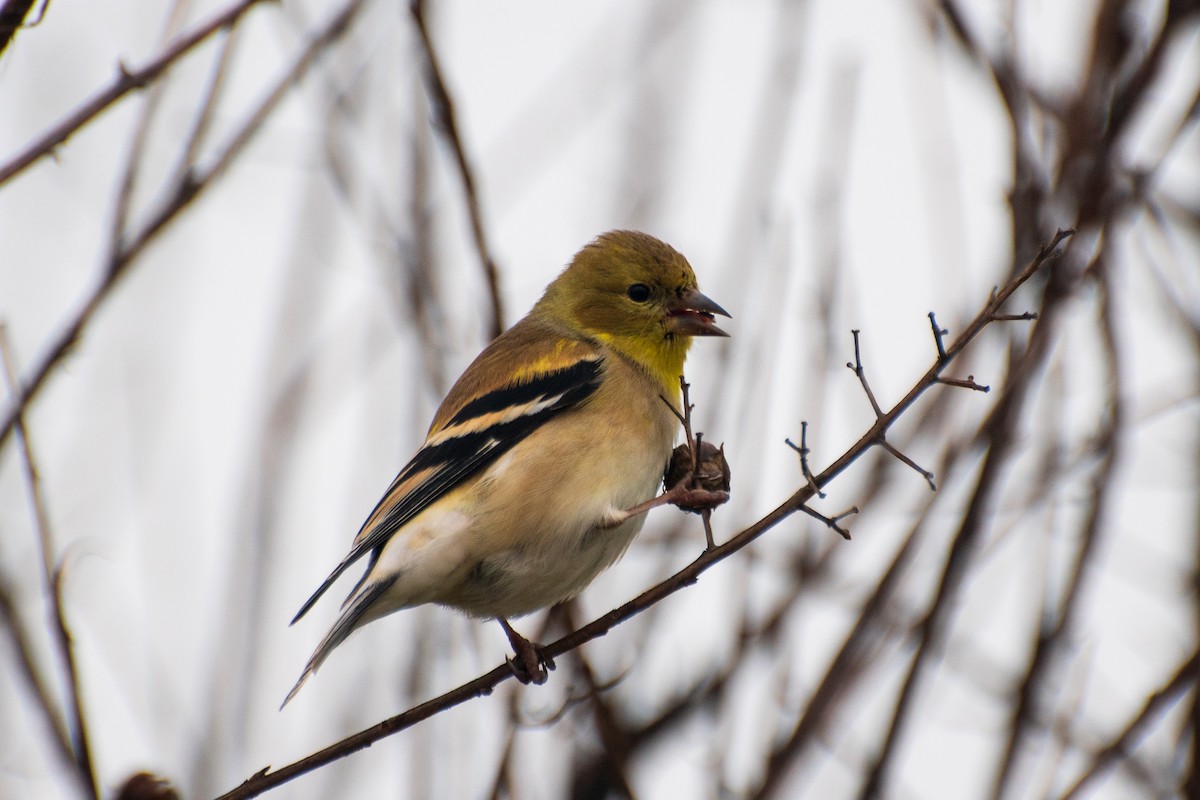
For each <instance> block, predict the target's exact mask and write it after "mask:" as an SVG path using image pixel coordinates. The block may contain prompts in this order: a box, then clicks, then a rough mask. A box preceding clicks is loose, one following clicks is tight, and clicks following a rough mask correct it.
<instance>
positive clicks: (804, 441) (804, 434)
mask: <svg viewBox="0 0 1200 800" xmlns="http://www.w3.org/2000/svg"><path fill="white" fill-rule="evenodd" d="M783 441H784V443H785V444H786V445H787V446H788V447H790V448H792V449H793V450H795V451H796V452H797V453H799V454H800V474H801V475H803V476H804V480H806V481H808V485H809V486H811V487H812V489H813V491H814V492H816V493H817V497H819V498H821V499H822V500H824V499H825V493H824V492H823V491H821V487H820V486H818V485H817V479H816V478H814V477H813V474H812V469H810V468H809V466H808V454H809V453H811V452H812V451H811V450H809V449H808V421H807V420H800V446H799V447H797V446H796V444H795V443H794V442H793V441H792V440H791V439H784V440H783Z"/></svg>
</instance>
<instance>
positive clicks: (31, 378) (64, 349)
mask: <svg viewBox="0 0 1200 800" xmlns="http://www.w3.org/2000/svg"><path fill="white" fill-rule="evenodd" d="M256 1H257V0H245V2H244V5H245V6H247V7H248V6H249V5H250V4H251V3H252V2H256ZM365 3H366V0H348V1H347V2H346V3H344V4H343V5H342V7H341V8H340V9H339V10H338V11H337V12H336V13H334V14H333V15H332V16H331V17H330V19H329V20H328V21H327V22H325V23H324V24H323V25H321V26H320V27H319V28H318V29H316V30H315V31H314V33H313V34H312V36H311V37H310V39H309V41H308V42H307V44H306V45H305V47H304V48H303V49H302V50H301V51H300V53H299V54H297V56H296V58H295V60H294V61H293V62H292V64H291V65H290V66H289V68H288V69H287V70H285V72H284V74H283V75H282V76H281V77H280V78H279V79H278V80H277V81H276V82H275V84H274V86H272V87H271V89H270V91H268V92H267V95H266V97H264V98H263V99H262V100H261V101H260V102H259V104H258V105H257V106H255V107H254V108H253V109H252V110H251V112H250V113H249V114H247V115H246V117H245V118H244V120H243V122H242V124H241V125H240V126H238V127H237V128H236V129H235V130H234V132H233V134H232V135H231V136H230V137H229V139H228V141H227V142H226V144H225V145H224V146H223V147H222V148H221V149H220V150H219V151H218V152H217V154H216V155H215V156H214V157H213V159H212V161H211V163H210V164H209V165H208V166H207V167H204V168H197V167H192V168H190V169H186V170H184V171H183V172H182V174H180V175H179V177H178V178H177V179H176V180H175V181H174V182H173V184H174V185H173V186H172V187H170V188H169V189H168V190H167V192H166V196H165V197H164V198H163V199H162V201H161V202H160V203H159V204H158V206H157V207H155V208H154V209H152V210H151V212H150V214H149V216H148V219H147V220H146V222H145V223H144V224H143V225H142V227H141V228H140V229H139V230H137V231H136V232H135V233H134V235H132V236H130V237H127V238H126V239H125V240H124V241H121V242H118V243H117V244H116V245H115V246H114V248H113V252H112V255H111V256H110V258H109V259H108V261H107V263H106V264H105V265H104V270H103V272H102V274H101V277H100V280H99V282H98V283H97V285H96V286H95V287H94V288H93V289H92V290H91V292H90V293H89V294H88V296H87V297H86V298H84V301H83V303H82V306H81V307H80V309H79V310H78V311H77V312H75V314H74V315H73V316H72V317H71V318H70V319H68V320H67V322H66V323H65V324H64V326H63V329H62V331H61V332H60V333H59V335H58V337H57V338H55V339H54V340H53V341H52V342H51V343H50V344H49V346H47V347H46V349H45V350H44V353H43V355H42V357H41V358H40V359H39V360H38V362H37V366H35V367H34V368H33V370H32V371H31V373H30V374H29V375H27V376H25V377H24V379H23V380H21V382H20V384H19V386H18V387H17V389H16V391H15V392H14V394H13V397H12V400H11V405H10V408H9V410H8V411H7V412H6V415H5V417H4V418H3V422H2V423H0V447H3V446H4V443H5V442H6V441H7V439H8V435H9V434H10V433H11V432H12V430H13V426H14V425H15V424H16V421H17V419H18V417H19V416H20V415H21V413H22V412H23V411H24V409H25V407H26V406H27V405H29V403H30V402H31V401H32V400H33V398H34V397H36V396H37V394H38V392H39V391H40V390H41V388H42V387H43V385H44V384H45V381H46V378H47V377H48V376H49V374H50V372H51V371H52V370H53V369H54V367H55V366H56V365H57V364H58V363H59V362H60V361H61V360H62V359H63V358H64V357H65V356H66V355H67V353H68V352H70V350H71V348H72V346H73V345H74V344H75V343H76V342H77V341H78V340H79V338H80V336H81V335H82V334H83V330H84V328H86V327H87V325H88V323H89V322H90V321H91V319H92V317H93V315H94V314H95V313H96V311H97V310H98V309H99V308H100V307H101V306H102V305H103V304H104V302H105V301H106V300H107V299H108V298H109V297H110V296H111V295H112V293H113V290H114V289H115V288H116V286H117V283H118V282H119V281H120V279H121V278H122V277H124V275H125V274H126V273H127V272H128V267H129V266H130V265H131V264H132V263H134V261H135V260H136V258H137V257H138V256H139V255H141V253H142V252H143V251H144V250H145V248H146V246H147V245H149V244H150V242H151V241H153V240H154V239H155V238H156V237H157V236H158V234H160V233H161V232H162V231H163V229H165V228H166V227H167V226H168V225H169V224H170V223H171V222H173V221H174V220H175V219H176V218H177V217H178V216H179V213H180V212H181V211H183V210H184V209H185V208H187V207H188V205H190V204H191V202H192V201H193V200H195V199H196V198H197V197H199V196H200V195H201V194H202V193H203V192H204V191H205V190H206V189H208V188H210V187H211V186H212V185H213V184H214V183H215V182H216V181H217V179H218V178H220V177H221V176H222V175H224V173H225V171H226V170H227V169H228V168H229V166H230V164H231V163H233V161H234V160H235V159H236V158H237V157H238V156H240V155H241V154H242V153H243V152H244V151H245V149H246V146H247V145H248V144H249V143H250V140H251V139H252V138H253V137H254V135H255V134H256V133H258V131H259V130H261V128H262V126H263V123H264V122H265V121H266V119H267V118H268V117H269V116H270V115H271V114H272V113H273V112H274V111H275V109H276V108H277V107H278V106H279V104H280V103H281V102H282V101H283V99H284V98H285V97H286V96H287V93H288V92H289V91H290V90H291V89H292V88H293V87H294V86H295V85H296V84H297V83H298V82H299V81H300V79H301V78H303V77H304V75H305V74H306V73H307V72H308V69H309V68H310V67H311V66H312V65H313V63H314V62H315V61H316V59H317V58H318V57H319V56H320V55H321V54H322V53H323V52H324V51H325V49H326V48H327V47H328V45H329V44H331V43H332V42H334V41H336V40H337V39H339V38H340V37H341V36H342V35H343V34H344V33H345V32H346V30H347V29H348V28H349V25H350V22H351V21H352V20H353V18H354V16H355V15H356V14H357V13H358V12H359V10H360V9H361V8H362V6H363V5H364V4H365ZM227 13H229V12H227ZM234 19H236V17H234ZM217 27H220V26H217ZM214 30H215V28H214Z"/></svg>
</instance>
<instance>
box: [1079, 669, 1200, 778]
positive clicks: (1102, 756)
mask: <svg viewBox="0 0 1200 800" xmlns="http://www.w3.org/2000/svg"><path fill="white" fill-rule="evenodd" d="M1198 677H1200V651H1198V652H1193V653H1192V655H1191V657H1189V658H1188V660H1187V661H1185V662H1184V663H1183V665H1182V666H1181V667H1180V668H1179V670H1178V671H1176V673H1175V674H1174V675H1173V676H1172V677H1171V680H1169V681H1167V684H1166V685H1165V686H1163V687H1162V688H1161V689H1159V690H1158V691H1156V692H1154V693H1153V694H1151V695H1150V696H1149V697H1147V698H1146V702H1145V704H1143V706H1142V709H1141V710H1140V711H1139V712H1138V713H1137V715H1136V716H1134V717H1133V719H1131V720H1130V721H1129V723H1128V724H1126V725H1125V727H1124V728H1122V729H1121V732H1120V733H1118V734H1117V735H1116V736H1115V737H1114V738H1113V739H1112V741H1110V742H1109V743H1108V744H1106V745H1105V746H1104V747H1102V748H1100V750H1099V751H1098V752H1097V753H1096V754H1095V755H1094V756H1092V760H1091V763H1090V764H1088V768H1087V769H1086V770H1084V772H1083V774H1082V775H1080V776H1079V778H1078V779H1077V780H1076V781H1075V783H1074V784H1073V785H1072V786H1071V788H1070V789H1068V790H1067V791H1066V792H1064V793H1063V794H1062V796H1061V798H1060V799H1059V800H1075V798H1077V797H1081V796H1082V795H1083V790H1084V789H1086V788H1087V787H1088V786H1089V785H1091V783H1092V782H1093V781H1095V780H1096V779H1097V778H1099V777H1100V776H1101V775H1102V774H1103V773H1105V772H1107V771H1108V770H1109V769H1111V768H1112V767H1114V766H1116V765H1117V764H1118V762H1119V761H1120V759H1121V758H1122V757H1123V756H1127V755H1129V753H1130V750H1131V749H1132V747H1133V745H1134V744H1135V743H1136V742H1137V740H1138V739H1139V738H1141V736H1142V734H1144V733H1145V732H1146V728H1147V727H1148V726H1149V725H1150V723H1151V722H1152V721H1153V720H1154V719H1155V718H1156V717H1158V716H1159V715H1160V714H1162V713H1163V712H1164V711H1166V709H1167V708H1169V707H1170V706H1172V705H1173V704H1175V703H1177V702H1179V699H1180V698H1181V697H1182V695H1183V694H1184V693H1186V692H1189V691H1194V690H1195V685H1196V681H1197V678H1198Z"/></svg>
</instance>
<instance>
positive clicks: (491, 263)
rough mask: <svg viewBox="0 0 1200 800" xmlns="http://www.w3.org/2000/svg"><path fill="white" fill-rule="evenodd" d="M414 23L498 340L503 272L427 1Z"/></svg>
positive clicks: (417, 0) (415, 11)
mask: <svg viewBox="0 0 1200 800" xmlns="http://www.w3.org/2000/svg"><path fill="white" fill-rule="evenodd" d="M409 10H410V11H411V12H412V17H413V22H414V23H415V24H416V26H417V33H418V34H419V35H420V40H421V45H422V47H423V48H424V51H425V61H426V65H427V67H428V76H429V80H428V81H427V84H428V86H429V99H430V104H431V105H432V107H433V119H434V122H435V124H436V127H437V129H438V130H440V131H441V132H442V134H443V136H444V137H445V138H446V141H447V143H448V144H449V145H450V149H451V150H453V151H454V161H455V164H456V165H457V166H458V176H459V179H460V180H461V181H462V185H463V194H464V196H465V198H466V201H467V216H468V217H469V218H470V220H471V234H472V236H473V237H474V239H475V249H476V250H478V252H479V261H480V265H481V266H482V267H483V276H484V279H485V280H486V282H487V287H488V297H489V299H490V300H491V319H490V320H489V322H490V325H489V326H488V332H489V334H490V338H492V339H495V338H496V337H497V336H499V335H500V334H501V333H502V332H503V331H504V302H503V299H502V298H501V295H500V271H499V270H498V269H497V268H496V261H495V259H494V258H493V257H492V252H491V248H489V247H488V243H487V236H486V234H485V232H484V226H483V211H482V204H481V203H480V202H479V192H478V191H477V190H476V188H475V178H474V174H473V172H472V170H471V164H470V162H469V161H468V159H467V151H466V148H465V147H464V146H463V140H462V134H461V133H460V132H459V125H458V119H457V116H456V114H455V111H454V103H453V101H452V100H451V99H450V91H449V89H447V88H446V80H445V78H444V77H443V75H442V68H441V66H440V65H439V63H438V56H437V51H436V49H435V48H434V46H433V40H432V39H431V38H430V36H429V29H428V27H427V26H426V24H425V3H424V1H423V0H412V3H411V4H410V5H409Z"/></svg>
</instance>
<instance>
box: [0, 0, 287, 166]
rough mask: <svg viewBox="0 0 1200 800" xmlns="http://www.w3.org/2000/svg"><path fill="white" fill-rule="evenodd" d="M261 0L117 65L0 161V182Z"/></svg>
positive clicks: (246, 1) (241, 0) (242, 0)
mask: <svg viewBox="0 0 1200 800" xmlns="http://www.w3.org/2000/svg"><path fill="white" fill-rule="evenodd" d="M263 1H264V0H238V2H236V3H234V4H233V5H231V6H230V7H229V8H227V9H225V10H224V11H222V12H220V13H219V14H216V15H215V16H213V17H212V18H211V19H209V20H208V21H207V22H203V23H201V24H200V25H197V26H196V27H195V28H193V29H192V30H191V31H188V32H187V33H185V34H184V35H183V36H180V37H179V38H178V39H176V40H175V42H174V43H173V44H171V45H170V46H169V47H167V48H166V49H165V50H163V51H162V52H161V53H159V54H158V55H157V56H155V57H154V58H152V59H151V60H150V61H149V62H148V63H147V64H146V65H145V66H143V67H141V68H139V69H129V68H128V67H126V66H125V65H124V64H121V65H119V67H118V70H117V77H116V78H114V79H113V81H112V83H110V84H109V85H108V86H106V87H105V88H103V89H101V90H100V91H98V92H96V93H95V94H94V95H92V96H91V97H90V98H88V99H87V100H86V101H84V102H83V104H82V105H80V106H78V107H77V108H76V109H75V110H74V111H72V112H71V113H70V114H68V115H67V116H66V117H64V118H63V119H62V120H61V121H59V122H58V124H56V125H54V126H52V127H51V128H49V129H48V130H46V131H45V132H44V133H42V135H40V136H38V137H37V138H36V139H34V140H33V141H32V142H30V143H29V144H27V145H26V146H25V148H24V149H22V150H21V151H19V152H18V153H17V154H16V155H15V156H13V157H12V158H11V159H9V160H8V161H7V162H5V163H3V164H0V185H3V184H4V183H5V182H7V181H8V180H9V179H10V178H12V177H13V176H15V175H17V174H19V173H21V172H23V171H24V170H25V169H26V168H27V167H29V166H30V165H31V164H33V163H34V162H35V161H37V160H38V159H40V158H44V157H45V156H48V155H50V153H52V152H54V148H56V147H58V146H59V145H60V144H62V143H63V142H65V141H66V140H67V139H69V138H70V137H71V136H72V134H74V133H76V132H77V131H78V130H79V129H80V128H82V127H83V126H84V125H87V124H88V123H89V122H91V121H92V120H93V119H94V118H95V117H97V116H99V115H100V114H101V113H103V112H105V111H107V110H108V109H110V108H112V107H113V105H115V104H116V102H117V101H118V100H120V99H121V98H122V97H124V96H125V95H127V94H129V93H130V92H133V91H136V90H138V89H144V88H145V87H146V86H148V85H150V84H151V83H153V82H154V81H156V80H158V79H159V78H160V77H162V75H163V73H165V72H166V71H167V70H168V69H170V68H171V66H172V65H173V64H174V63H175V62H176V61H178V60H179V59H180V58H182V57H183V56H185V55H187V54H188V53H189V52H191V51H192V50H193V49H195V48H196V46H197V45H199V44H201V43H203V42H204V41H206V40H207V39H208V38H209V37H211V36H212V35H213V34H215V33H217V32H218V31H221V30H224V29H226V28H231V27H232V26H233V25H235V24H236V23H237V22H238V20H239V19H241V17H242V15H243V14H245V13H246V12H247V11H249V10H250V9H251V8H252V7H253V6H254V5H256V4H258V3H260V2H263Z"/></svg>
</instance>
